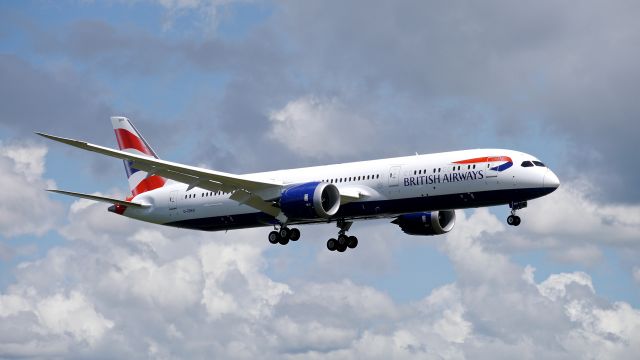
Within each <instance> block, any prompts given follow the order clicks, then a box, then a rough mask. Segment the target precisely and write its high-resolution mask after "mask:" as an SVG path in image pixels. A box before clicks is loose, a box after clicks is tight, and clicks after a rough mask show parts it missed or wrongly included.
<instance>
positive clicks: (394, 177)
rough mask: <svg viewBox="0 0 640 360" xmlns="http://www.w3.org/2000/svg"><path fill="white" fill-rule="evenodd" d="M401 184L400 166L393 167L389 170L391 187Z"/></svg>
mask: <svg viewBox="0 0 640 360" xmlns="http://www.w3.org/2000/svg"><path fill="white" fill-rule="evenodd" d="M399 184H400V166H392V167H391V168H390V169H389V186H390V187H391V186H398V185H399Z"/></svg>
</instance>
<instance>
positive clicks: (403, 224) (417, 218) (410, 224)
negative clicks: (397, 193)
mask: <svg viewBox="0 0 640 360" xmlns="http://www.w3.org/2000/svg"><path fill="white" fill-rule="evenodd" d="M392 223H394V224H397V225H398V226H400V228H401V229H402V231H404V232H405V233H407V234H409V235H440V234H444V233H448V232H449V231H451V229H453V226H454V225H455V223H456V212H455V211H454V210H439V211H432V212H419V213H412V214H404V215H400V216H398V217H397V218H396V219H395V220H393V221H392Z"/></svg>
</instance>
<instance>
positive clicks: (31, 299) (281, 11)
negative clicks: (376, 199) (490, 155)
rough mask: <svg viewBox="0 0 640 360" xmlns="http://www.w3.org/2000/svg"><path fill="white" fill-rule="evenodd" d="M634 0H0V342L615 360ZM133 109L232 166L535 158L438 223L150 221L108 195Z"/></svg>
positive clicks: (638, 228)
mask: <svg viewBox="0 0 640 360" xmlns="http://www.w3.org/2000/svg"><path fill="white" fill-rule="evenodd" d="M639 14H640V3H639V2H637V1H631V0H629V1H625V0H614V1H607V2H601V1H593V0H587V1H568V0H567V1H547V0H541V1H536V2H515V1H499V0H488V1H482V2H477V1H446V2H442V1H377V2H370V1H362V0H353V1H349V2H344V1H331V0H329V1H293V0H292V1H273V2H272V1H264V2H262V1H237V0H209V1H206V0H158V1H154V0H107V1H86V0H84V1H80V0H78V1H72V0H61V1H3V2H0V173H1V174H2V176H0V194H1V195H2V199H3V201H2V202H1V203H0V357H2V358H83V359H87V358H105V357H106V358H154V359H172V358H229V359H240V358H251V359H253V358H258V357H259V358H264V359H282V358H286V359H302V358H304V359H314V358H318V359H362V358H374V359H375V358H379V359H388V358H398V359H414V358H415V359H425V358H426V359H436V358H437V359H441V358H446V359H452V358H453V359H465V358H472V359H485V358H491V359H495V358H508V359H512V358H546V359H576V358H595V359H611V358H616V359H631V358H636V357H637V353H638V352H639V351H640V260H638V259H640V187H638V186H637V179H638V177H639V176H640V170H639V169H640V168H639V167H638V166H635V165H636V164H637V160H635V155H634V154H636V153H637V151H638V140H637V139H638V136H639V135H640V121H638V120H637V119H638V118H640V102H638V101H637V94H638V93H639V90H640V89H639V85H638V84H640V71H638V67H637V64H638V63H640V47H638V46H637V44H639V43H640V23H639V22H638V21H637V18H638V15H639ZM113 115H123V116H128V117H129V118H131V119H132V121H133V122H134V123H135V124H136V127H137V128H138V129H139V130H140V131H141V132H142V133H143V134H144V136H145V138H146V139H147V140H148V141H149V142H150V143H151V144H152V146H153V147H154V149H155V150H156V152H157V153H158V154H159V155H160V156H161V157H162V158H165V159H167V160H172V161H178V162H182V163H186V164H192V165H196V166H203V167H207V168H211V169H216V170H221V171H227V172H233V173H247V172H258V171H265V170H274V169H282V168H292V167H300V166H309V165H322V164H328V163H334V162H347V161H358V160H369V159H375V158H383V157H392V156H403V155H410V154H414V153H415V152H418V153H430V152H440V151H449V150H458V149H468V148H483V147H487V148H508V149H514V150H520V151H524V152H527V153H530V154H533V155H535V156H537V157H539V158H540V159H542V160H543V161H544V162H545V163H546V164H547V165H548V166H549V167H550V168H551V169H552V170H553V171H554V172H555V173H556V174H557V175H558V176H559V178H560V180H561V182H562V185H561V187H560V188H559V189H558V190H557V191H556V192H554V193H553V194H551V195H549V196H547V197H544V198H542V199H538V200H533V201H530V202H529V207H528V208H526V209H524V210H522V211H521V212H520V213H519V215H520V216H521V217H522V225H520V226H519V227H517V228H516V227H510V226H507V225H506V222H505V219H506V216H507V214H508V209H507V207H506V206H502V207H493V208H482V209H470V210H465V211H458V212H457V221H456V226H455V228H454V229H453V230H452V231H451V232H450V233H448V234H446V235H441V236H433V237H421V236H410V235H406V234H404V233H402V231H401V230H400V229H399V228H398V227H397V226H396V225H394V224H390V223H389V221H387V220H375V221H365V222H357V223H355V224H354V225H353V227H352V228H351V231H350V233H352V234H354V235H357V236H358V238H359V240H360V243H359V245H358V248H357V249H355V250H350V251H347V252H345V253H342V254H338V253H335V252H329V251H327V250H326V248H325V242H326V239H328V238H329V237H332V236H335V234H336V232H337V229H336V228H335V227H334V226H333V225H326V224H325V225H308V226H303V227H301V231H302V238H301V240H300V241H298V242H296V243H291V244H290V245H288V246H279V245H277V246H274V245H270V244H269V243H268V242H267V233H268V231H269V229H268V228H259V229H249V230H238V231H230V232H227V233H224V232H217V233H205V232H198V231H191V230H181V229H172V228H165V227H162V226H158V225H151V224H145V223H142V222H136V221H134V220H131V219H126V218H123V217H120V216H117V215H115V214H112V213H108V212H107V211H106V207H107V206H106V205H105V204H97V203H93V202H90V201H86V200H75V199H72V198H66V197H63V196H60V195H55V194H49V193H46V192H45V191H44V189H47V188H54V187H57V188H61V189H67V190H72V191H80V192H87V193H94V194H101V195H105V196H117V197H122V198H124V197H125V196H126V195H127V193H128V191H129V190H128V188H127V182H126V177H125V173H124V169H123V168H122V163H121V162H120V161H118V160H114V159H109V158H105V157H102V156H99V155H96V154H92V153H86V152H82V151H79V150H76V149H72V148H70V147H65V146H63V145H60V144H56V143H51V142H47V141H45V140H44V139H42V138H39V137H37V136H36V135H34V134H33V132H34V131H42V132H46V133H52V134H55V135H59V136H65V137H71V138H75V139H82V140H86V141H89V142H92V143H96V144H100V145H104V146H109V147H115V146H116V141H115V137H114V135H113V131H112V128H111V124H110V121H109V117H110V116H113Z"/></svg>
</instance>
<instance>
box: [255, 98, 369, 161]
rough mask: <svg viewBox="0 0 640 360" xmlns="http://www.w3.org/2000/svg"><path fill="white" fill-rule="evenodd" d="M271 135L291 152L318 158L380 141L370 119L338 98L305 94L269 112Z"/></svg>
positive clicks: (358, 150) (336, 154) (358, 148)
mask: <svg viewBox="0 0 640 360" xmlns="http://www.w3.org/2000/svg"><path fill="white" fill-rule="evenodd" d="M269 120H270V122H271V129H270V131H269V133H268V136H269V137H270V138H271V139H273V140H275V141H278V142H280V143H282V144H283V145H284V146H285V147H287V148H288V149H289V150H290V151H291V152H294V153H298V154H301V155H303V156H306V157H313V158H317V159H323V158H327V157H329V158H339V157H341V156H343V155H341V154H343V153H347V152H350V151H356V152H362V151H364V150H366V148H370V147H371V144H373V143H375V142H376V138H377V137H375V134H374V132H373V130H372V129H373V127H372V124H371V123H370V121H368V120H366V119H364V118H363V117H361V116H359V115H357V114H354V113H352V112H350V110H349V109H348V108H347V107H346V106H344V105H343V104H341V103H340V101H339V100H338V99H335V98H333V99H321V98H318V97H315V96H305V97H302V98H300V99H297V100H293V101H290V102H289V103H287V104H286V105H285V106H284V108H282V109H280V110H277V111H273V112H272V113H271V114H270V115H269Z"/></svg>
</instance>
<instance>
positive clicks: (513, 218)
mask: <svg viewBox="0 0 640 360" xmlns="http://www.w3.org/2000/svg"><path fill="white" fill-rule="evenodd" d="M520 221H521V219H520V216H517V215H509V217H507V224H509V225H511V226H518V225H520Z"/></svg>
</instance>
